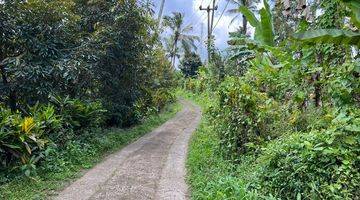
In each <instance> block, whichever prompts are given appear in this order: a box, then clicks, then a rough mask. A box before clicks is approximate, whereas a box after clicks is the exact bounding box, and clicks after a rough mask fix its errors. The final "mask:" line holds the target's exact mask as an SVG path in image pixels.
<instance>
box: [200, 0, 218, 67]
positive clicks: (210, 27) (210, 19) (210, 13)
mask: <svg viewBox="0 0 360 200" xmlns="http://www.w3.org/2000/svg"><path fill="white" fill-rule="evenodd" d="M217 9H218V7H217V6H215V0H213V6H212V7H210V5H209V6H208V7H206V8H203V7H202V5H200V10H205V11H206V12H207V14H208V36H207V49H208V62H210V58H211V55H210V42H211V34H212V32H213V22H214V12H215V10H217Z"/></svg>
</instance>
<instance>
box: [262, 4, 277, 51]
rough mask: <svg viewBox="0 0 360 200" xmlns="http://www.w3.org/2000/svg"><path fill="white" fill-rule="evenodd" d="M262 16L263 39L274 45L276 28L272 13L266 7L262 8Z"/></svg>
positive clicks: (267, 43) (264, 41)
mask: <svg viewBox="0 0 360 200" xmlns="http://www.w3.org/2000/svg"><path fill="white" fill-rule="evenodd" d="M264 2H265V1H264ZM260 17H261V40H262V41H263V43H264V44H266V45H269V46H274V38H275V34H274V28H273V24H272V19H271V14H270V13H269V12H268V11H267V10H266V9H264V8H262V9H261V10H260Z"/></svg>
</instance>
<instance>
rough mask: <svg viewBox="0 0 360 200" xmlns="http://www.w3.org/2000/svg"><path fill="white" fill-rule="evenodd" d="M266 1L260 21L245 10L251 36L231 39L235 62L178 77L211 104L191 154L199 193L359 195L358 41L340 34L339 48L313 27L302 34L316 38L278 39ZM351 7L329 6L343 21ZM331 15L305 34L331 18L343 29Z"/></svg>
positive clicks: (225, 60)
mask: <svg viewBox="0 0 360 200" xmlns="http://www.w3.org/2000/svg"><path fill="white" fill-rule="evenodd" d="M344 2H349V1H344ZM350 2H351V1H350ZM264 5H265V7H264V8H262V9H261V10H260V16H261V18H260V19H256V16H255V15H253V14H251V11H249V10H247V9H246V8H244V7H241V12H243V14H244V15H246V17H248V19H249V20H250V21H251V24H252V25H253V26H254V27H255V38H254V40H252V39H250V38H248V37H246V36H241V34H239V33H233V34H232V35H231V40H230V41H229V44H230V45H231V52H230V53H229V54H230V55H229V56H221V55H219V54H217V53H216V51H213V53H212V62H210V64H209V65H207V66H206V67H202V68H200V70H199V71H198V73H197V77H195V78H183V79H180V81H179V82H180V83H179V84H180V86H181V88H183V89H184V90H186V91H187V92H190V93H191V94H193V95H192V97H196V96H200V97H204V98H203V99H201V100H200V101H198V102H200V103H201V104H202V105H205V107H206V109H205V118H204V120H203V123H202V125H201V126H200V129H199V130H198V131H197V132H196V133H195V135H194V137H193V139H192V143H191V148H190V152H189V159H188V168H189V183H190V185H191V186H192V195H193V196H192V197H193V198H194V199H254V198H255V199H271V198H275V199H359V197H360V193H359V189H358V185H359V184H360V172H359V167H360V162H359V158H360V148H359V147H360V109H359V105H360V101H359V88H360V85H359V84H360V82H359V80H360V79H359V72H360V71H359V70H360V64H359V63H360V62H359V55H358V51H355V55H353V50H352V49H354V48H355V49H357V48H358V47H359V46H358V43H355V46H353V44H354V43H353V41H354V40H355V41H358V40H357V39H356V37H357V36H354V37H353V38H347V39H346V37H347V36H346V37H345V36H342V37H341V38H342V39H344V40H342V41H343V42H342V43H341V44H340V43H338V40H328V39H326V38H329V37H332V36H331V35H332V32H331V31H328V32H327V31H326V30H322V31H320V32H323V33H324V35H323V36H320V35H321V34H320V35H319V34H312V32H313V31H309V32H306V33H304V34H302V35H303V36H304V35H306V37H307V38H308V37H310V39H309V38H308V39H306V38H305V37H301V41H295V40H291V39H290V38H288V39H286V38H285V39H284V40H283V41H280V42H278V41H276V37H275V34H276V33H275V32H274V28H273V24H272V19H273V16H272V11H271V9H270V7H269V4H267V2H266V1H264ZM345 5H348V4H343V3H341V2H340V1H329V2H327V3H324V4H322V6H323V7H324V9H327V10H328V11H329V12H335V13H337V14H338V15H340V16H346V15H347V14H346V13H343V12H341V11H340V9H339V8H344V9H346V7H345ZM349 5H350V4H349ZM354 5H356V3H354ZM356 8H358V7H356V6H354V7H353V9H355V10H356ZM325 13H326V12H325ZM332 16H333V15H332ZM332 16H330V15H327V14H325V15H323V16H320V17H319V18H318V19H317V20H318V21H316V22H315V23H314V24H316V26H315V25H314V24H307V25H306V26H304V27H302V29H309V30H311V29H312V28H314V26H315V27H318V26H325V24H322V23H323V22H324V21H327V22H328V23H326V26H330V27H331V26H334V27H337V28H339V29H340V28H342V29H344V30H346V28H345V27H344V26H342V25H341V23H342V21H341V20H340V19H334V18H333V17H332ZM341 19H342V18H341ZM353 20H356V19H355V18H353ZM355 24H356V21H355ZM302 25H304V24H302ZM295 28H297V27H295ZM354 30H357V31H358V29H356V28H355V29H354ZM315 32H316V31H315ZM325 33H326V34H325ZM356 34H358V32H357V33H356ZM348 37H352V36H348ZM341 38H340V39H341ZM345 40H347V41H348V43H346V42H345ZM309 43H310V44H312V45H308V44H309ZM234 52H235V53H234ZM250 54H251V56H249V55H250ZM244 62H246V65H243V66H240V67H239V66H238V65H242V64H243V63H244ZM224 65H225V66H224ZM229 69H231V70H229ZM236 69H239V70H241V72H240V71H239V72H237V73H235V72H236ZM234 71H235V72H234ZM195 99H198V97H196V98H195Z"/></svg>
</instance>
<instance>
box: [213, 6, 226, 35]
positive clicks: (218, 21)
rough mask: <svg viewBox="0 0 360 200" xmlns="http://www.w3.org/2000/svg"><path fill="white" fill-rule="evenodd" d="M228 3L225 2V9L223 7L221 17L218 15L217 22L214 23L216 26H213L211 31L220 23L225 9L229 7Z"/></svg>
mask: <svg viewBox="0 0 360 200" xmlns="http://www.w3.org/2000/svg"><path fill="white" fill-rule="evenodd" d="M229 3H230V1H227V3H226V5H225V7H224V10H223V11H222V12H221V15H220V17H219V19H218V20H217V22H216V24H215V26H214V28H213V30H214V29H215V27H216V26H217V25H218V23H219V22H220V20H221V18H222V16H223V15H224V13H225V11H226V9H227V8H228V6H229Z"/></svg>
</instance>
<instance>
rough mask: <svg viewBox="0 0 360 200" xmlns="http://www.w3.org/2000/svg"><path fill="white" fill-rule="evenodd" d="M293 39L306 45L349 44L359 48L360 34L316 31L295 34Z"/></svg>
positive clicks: (329, 30)
mask: <svg viewBox="0 0 360 200" xmlns="http://www.w3.org/2000/svg"><path fill="white" fill-rule="evenodd" d="M293 36H294V38H295V39H297V40H301V41H304V42H307V43H332V44H351V45H357V46H360V33H355V32H351V31H346V30H339V29H318V30H310V31H305V32H301V33H295V34H294V35H293Z"/></svg>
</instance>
